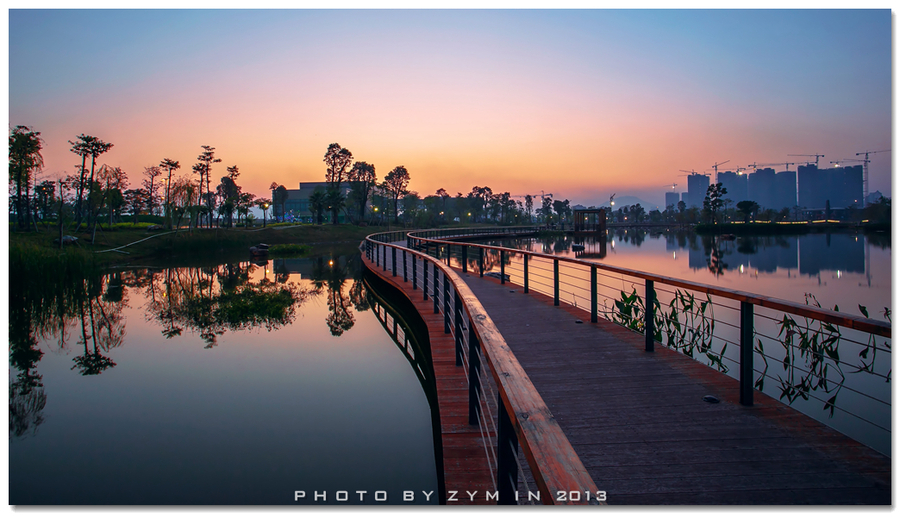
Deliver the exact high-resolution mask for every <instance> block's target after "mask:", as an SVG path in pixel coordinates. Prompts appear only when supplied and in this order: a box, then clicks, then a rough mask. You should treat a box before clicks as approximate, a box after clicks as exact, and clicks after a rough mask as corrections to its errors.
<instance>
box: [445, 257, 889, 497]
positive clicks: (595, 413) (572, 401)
mask: <svg viewBox="0 0 900 518" xmlns="http://www.w3.org/2000/svg"><path fill="white" fill-rule="evenodd" d="M460 275H461V276H462V278H463V279H464V280H465V281H466V282H467V283H468V284H469V286H470V287H471V289H472V291H473V292H474V293H475V295H476V296H477V297H478V298H479V300H480V301H481V303H482V304H483V305H484V307H485V308H486V309H487V312H488V314H489V315H490V317H491V319H492V320H493V321H494V323H495V324H496V326H497V327H498V329H499V330H500V332H501V334H502V335H503V336H504V338H505V339H506V341H507V343H508V344H509V346H510V348H511V349H512V351H513V353H514V354H515V355H516V358H517V359H518V360H519V362H520V363H521V364H522V366H523V367H524V369H525V371H526V372H527V373H528V375H529V377H530V378H531V380H532V382H533V383H534V385H535V387H536V388H537V390H538V392H539V393H540V394H541V396H542V397H543V399H544V401H545V402H546V403H547V405H548V406H549V408H550V410H551V411H552V412H553V414H554V416H555V417H556V419H557V421H558V422H559V424H560V426H561V427H562V429H563V431H564V432H565V433H566V435H567V437H568V438H569V440H570V442H571V443H572V445H573V447H574V448H575V451H576V452H577V453H578V455H579V457H580V458H581V461H582V462H583V463H584V465H585V466H586V467H587V469H588V471H589V473H590V475H591V477H592V478H593V479H594V482H595V483H596V484H597V487H598V488H599V489H600V490H604V491H606V492H607V498H608V503H610V504H613V505H615V504H741V505H747V504H813V505H820V504H883V505H888V504H890V503H891V463H890V459H889V458H887V457H885V456H884V455H881V454H879V453H877V452H875V451H874V450H872V449H870V448H868V447H866V446H863V445H861V444H859V443H857V442H856V441H853V440H851V439H849V438H847V437H846V436H844V435H842V434H840V433H838V432H836V431H834V430H832V429H831V428H828V427H827V426H825V425H823V424H821V423H819V422H817V421H815V420H813V419H811V418H809V417H806V416H804V415H803V414H801V413H799V412H797V411H795V410H793V409H791V408H789V407H788V406H786V405H784V404H782V403H780V402H778V401H776V400H774V399H773V398H770V397H768V396H766V395H764V394H762V393H759V392H756V394H755V396H754V397H755V405H754V406H752V407H744V406H741V405H740V404H739V402H738V393H739V391H738V383H737V381H736V380H734V379H732V378H730V377H728V376H726V375H724V374H721V373H719V372H717V371H715V370H713V369H711V368H709V367H707V366H705V365H702V364H700V363H698V362H696V361H695V360H692V359H690V358H688V357H686V356H684V355H682V354H680V353H677V352H674V351H671V350H668V349H666V348H664V347H662V346H659V345H657V347H656V351H655V352H645V351H644V343H643V336H641V335H637V334H635V333H633V332H632V331H629V330H627V329H624V328H622V327H620V326H617V325H615V324H613V323H610V322H605V321H601V322H599V323H597V324H592V323H590V315H589V314H588V313H587V312H586V311H583V310H579V309H576V308H573V307H571V306H565V305H563V306H560V307H554V306H553V301H552V299H551V298H549V297H546V296H543V295H540V294H537V293H534V292H531V293H529V294H527V295H526V294H523V292H522V289H521V287H519V286H515V285H512V284H509V283H507V284H505V285H501V284H500V283H499V281H498V280H496V279H491V278H487V277H485V278H479V277H478V275H477V274H472V273H469V274H463V273H461V272H460ZM577 320H580V321H582V322H583V323H577V322H576V321H577ZM705 395H715V396H716V397H718V398H719V399H720V400H721V403H718V404H710V403H706V402H705V401H703V396H705Z"/></svg>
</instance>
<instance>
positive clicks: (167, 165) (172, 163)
mask: <svg viewBox="0 0 900 518" xmlns="http://www.w3.org/2000/svg"><path fill="white" fill-rule="evenodd" d="M159 167H160V168H161V169H165V170H166V171H168V172H169V176H168V177H166V201H165V204H166V206H165V214H166V219H165V222H166V228H167V229H169V230H171V229H172V210H171V207H170V203H171V200H170V198H169V196H170V194H171V191H172V172H173V171H177V170H178V169H180V168H181V164H179V163H178V161H177V160H172V159H170V158H163V159H162V162H160V163H159Z"/></svg>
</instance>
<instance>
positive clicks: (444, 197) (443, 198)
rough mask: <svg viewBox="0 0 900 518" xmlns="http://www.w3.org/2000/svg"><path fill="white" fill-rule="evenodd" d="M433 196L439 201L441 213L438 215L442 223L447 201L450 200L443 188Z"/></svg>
mask: <svg viewBox="0 0 900 518" xmlns="http://www.w3.org/2000/svg"><path fill="white" fill-rule="evenodd" d="M434 194H435V196H438V197H440V199H441V213H440V214H439V215H440V217H441V219H440V221H441V223H443V222H444V220H445V218H446V216H445V213H446V212H447V200H449V199H450V194H448V193H447V191H446V190H444V188H443V187H441V188H440V189H438V190H437V191H435V192H434Z"/></svg>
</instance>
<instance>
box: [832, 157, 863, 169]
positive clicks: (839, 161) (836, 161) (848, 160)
mask: <svg viewBox="0 0 900 518" xmlns="http://www.w3.org/2000/svg"><path fill="white" fill-rule="evenodd" d="M844 162H864V160H861V159H856V158H842V159H840V160H832V161H831V162H829V163H831V164H834V167H841V165H842V164H843V163H844Z"/></svg>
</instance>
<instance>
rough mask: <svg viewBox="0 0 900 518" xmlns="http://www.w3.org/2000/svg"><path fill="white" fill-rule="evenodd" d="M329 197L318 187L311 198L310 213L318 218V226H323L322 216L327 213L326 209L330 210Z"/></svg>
mask: <svg viewBox="0 0 900 518" xmlns="http://www.w3.org/2000/svg"><path fill="white" fill-rule="evenodd" d="M327 197H328V195H327V194H326V193H325V191H324V190H322V189H321V188H319V187H316V188H315V189H314V190H313V192H312V194H311V195H310V196H309V211H310V212H312V213H313V215H314V216H315V218H316V224H318V225H321V224H322V215H323V214H324V213H325V209H327V208H328V199H327Z"/></svg>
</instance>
